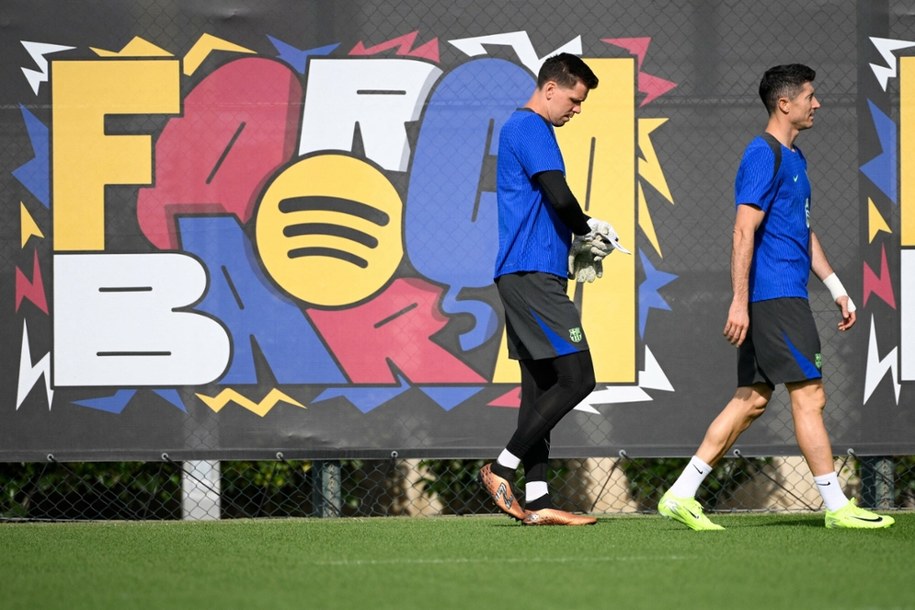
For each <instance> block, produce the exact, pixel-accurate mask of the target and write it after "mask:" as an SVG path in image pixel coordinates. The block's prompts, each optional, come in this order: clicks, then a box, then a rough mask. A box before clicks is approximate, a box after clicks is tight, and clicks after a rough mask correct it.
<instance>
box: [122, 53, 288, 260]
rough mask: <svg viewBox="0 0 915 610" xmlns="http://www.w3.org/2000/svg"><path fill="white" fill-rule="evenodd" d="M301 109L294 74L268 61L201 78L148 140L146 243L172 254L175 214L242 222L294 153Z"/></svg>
mask: <svg viewBox="0 0 915 610" xmlns="http://www.w3.org/2000/svg"><path fill="white" fill-rule="evenodd" d="M301 103H302V87H301V85H300V84H299V82H298V79H297V78H296V75H295V72H294V71H293V70H291V69H290V68H289V66H287V65H286V64H284V63H282V62H280V61H276V60H273V59H265V58H260V57H250V58H243V59H238V60H235V61H231V62H229V63H227V64H225V65H223V66H221V67H219V68H218V69H216V70H215V71H213V72H212V73H211V74H209V75H208V76H207V77H206V78H204V79H203V80H202V81H201V82H200V83H199V84H198V85H197V86H196V87H194V89H193V91H191V93H190V94H189V95H188V96H187V98H185V100H184V110H183V116H181V117H176V118H173V119H171V120H170V121H169V122H168V124H167V125H166V126H165V128H164V129H163V130H162V133H161V135H160V136H159V139H158V141H157V142H156V151H155V173H154V177H153V181H154V185H153V186H151V187H148V188H143V189H140V192H139V195H138V197H137V221H138V223H139V225H140V229H141V230H142V232H143V234H144V235H145V236H146V238H147V239H149V241H150V242H151V243H152V244H153V245H155V246H157V247H159V248H162V249H169V248H177V247H178V238H177V226H176V222H175V217H176V216H178V215H192V214H233V215H235V216H236V217H238V219H239V220H240V221H241V222H242V223H244V222H247V221H248V219H250V218H251V214H252V213H253V210H254V206H255V203H256V201H257V198H258V196H259V194H260V192H261V189H262V188H263V186H264V184H265V183H266V182H267V180H268V178H269V177H270V176H271V174H273V172H274V171H275V170H276V169H277V168H278V167H280V166H281V165H283V164H284V163H286V162H287V161H288V160H289V159H290V158H291V157H292V155H293V153H294V151H295V146H296V140H297V134H298V121H299V113H300V111H301V110H300V109H301Z"/></svg>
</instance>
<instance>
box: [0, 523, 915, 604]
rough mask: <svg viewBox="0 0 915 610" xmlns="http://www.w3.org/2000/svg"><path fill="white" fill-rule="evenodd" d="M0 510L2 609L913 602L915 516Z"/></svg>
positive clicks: (0, 597)
mask: <svg viewBox="0 0 915 610" xmlns="http://www.w3.org/2000/svg"><path fill="white" fill-rule="evenodd" d="M713 518H714V519H715V520H716V521H718V522H720V523H721V524H722V525H724V526H725V527H726V528H727V530H725V531H723V532H701V533H699V532H692V531H690V530H687V529H685V528H683V527H681V526H678V525H676V524H674V523H672V522H670V521H666V520H663V519H661V518H660V517H653V516H619V517H607V518H603V519H601V520H600V521H599V523H598V524H597V525H596V526H592V527H584V528H572V527H566V528H561V527H541V528H536V527H522V526H520V525H516V524H515V523H514V522H512V521H511V520H509V519H508V518H503V517H436V518H413V519H407V518H386V519H326V520H317V519H301V520H299V519H290V520H241V521H219V522H206V523H186V522H103V523H102V522H100V523H4V524H0V574H2V576H0V578H2V580H0V582H2V584H0V608H3V609H8V608H10V609H11V608H29V609H33V608H40V609H45V608H67V609H75V608H92V609H94V610H102V609H108V608H118V609H123V608H297V609H302V608H308V609H311V608H314V609H324V608H365V609H366V610H374V609H376V608H429V609H436V610H437V609H445V608H461V609H475V608H511V609H517V610H521V609H526V608H557V609H559V608H562V609H570V608H738V609H739V608H768V609H772V608H775V609H782V608H798V609H816V608H867V609H881V608H886V609H890V608H893V609H899V608H915V514H913V513H901V514H898V515H896V519H897V523H896V525H895V526H894V527H893V528H890V529H888V530H876V531H836V530H827V529H825V528H824V527H823V517H822V515H816V514H812V515H810V514H804V515H795V514H777V515H771V514H770V515H736V516H714V517H713Z"/></svg>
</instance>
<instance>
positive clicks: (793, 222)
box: [734, 136, 810, 303]
mask: <svg viewBox="0 0 915 610" xmlns="http://www.w3.org/2000/svg"><path fill="white" fill-rule="evenodd" d="M774 169H775V155H774V153H773V152H772V149H771V148H770V147H769V144H768V143H767V142H766V141H765V140H764V139H763V138H762V137H759V136H757V137H756V138H754V139H753V141H752V142H750V144H749V145H748V146H747V149H746V150H745V151H744V154H743V159H742V160H741V162H740V168H739V169H738V170H737V179H736V181H735V186H734V195H735V202H736V205H738V206H739V205H744V204H749V205H753V206H756V207H758V208H759V209H760V210H762V211H763V212H764V213H765V216H764V217H763V220H762V223H761V224H760V225H759V228H758V229H757V230H756V236H755V240H754V245H753V262H752V264H751V266H750V286H749V288H750V302H752V303H755V302H757V301H765V300H768V299H777V298H784V297H801V298H805V299H806V298H807V280H808V278H809V277H810V181H809V180H808V179H807V160H806V159H805V158H804V155H803V153H801V150H800V149H799V148H797V147H795V149H794V150H791V149H790V148H787V147H785V146H782V159H781V166H780V167H779V169H778V174H777V175H775V176H774V177H773V175H772V173H773V170H774Z"/></svg>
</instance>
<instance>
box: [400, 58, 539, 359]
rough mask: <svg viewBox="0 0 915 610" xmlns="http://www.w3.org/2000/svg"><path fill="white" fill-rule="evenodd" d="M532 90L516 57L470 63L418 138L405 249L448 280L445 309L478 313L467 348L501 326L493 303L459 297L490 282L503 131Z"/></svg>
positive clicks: (435, 98) (447, 80)
mask: <svg viewBox="0 0 915 610" xmlns="http://www.w3.org/2000/svg"><path fill="white" fill-rule="evenodd" d="M533 88H534V80H533V78H532V77H531V75H530V73H529V72H528V71H527V70H525V69H524V68H521V67H519V66H516V65H515V64H512V63H511V62H508V61H505V60H502V59H479V60H475V61H471V62H468V63H466V64H464V65H462V66H460V67H459V68H457V69H455V70H453V71H451V72H450V73H448V74H447V75H446V76H445V77H444V78H443V80H442V81H441V82H440V83H439V84H438V85H437V86H436V89H435V92H434V93H433V94H432V96H431V97H430V99H429V102H428V105H427V107H426V112H425V115H424V117H423V121H422V126H421V127H420V131H419V137H418V139H417V142H416V150H415V153H414V157H413V166H412V168H411V170H410V184H409V193H408V196H407V203H406V214H405V218H404V227H405V230H404V235H405V241H406V248H407V253H408V255H409V257H410V261H411V262H412V263H413V266H414V267H415V268H416V270H417V271H418V272H419V273H421V274H423V275H424V276H425V277H427V278H429V279H430V280H432V281H435V282H439V283H442V284H444V285H446V286H448V290H447V292H446V294H445V296H444V297H443V300H442V309H443V310H444V311H445V312H446V313H448V314H460V313H466V314H470V315H471V316H473V318H474V326H473V328H472V329H471V330H469V331H467V332H465V333H464V334H463V335H461V337H460V342H461V348H462V349H464V350H465V351H466V350H470V349H473V348H475V347H479V346H480V345H482V344H483V343H484V342H486V341H487V340H488V339H489V338H490V337H492V336H493V335H494V334H495V332H496V329H497V328H498V317H497V314H496V312H495V311H493V309H492V307H491V306H490V305H489V304H488V303H485V302H483V301H479V300H473V299H463V300H460V299H459V298H458V297H459V293H460V292H461V290H462V289H464V288H480V287H485V286H489V285H490V284H492V273H493V265H494V262H495V259H496V252H497V250H498V246H499V237H498V216H497V211H496V196H495V193H494V192H493V189H494V188H495V155H496V153H497V151H498V145H499V142H498V136H499V129H500V128H501V126H502V124H503V123H504V122H505V120H506V119H507V118H508V117H509V116H510V115H511V113H512V112H513V111H514V110H515V109H517V108H518V107H519V106H521V105H523V104H524V103H525V102H526V101H527V98H528V97H529V96H530V93H531V91H532V90H533ZM481 91H485V95H481V93H480V92H481Z"/></svg>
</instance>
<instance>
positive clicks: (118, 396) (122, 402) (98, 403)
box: [73, 390, 137, 415]
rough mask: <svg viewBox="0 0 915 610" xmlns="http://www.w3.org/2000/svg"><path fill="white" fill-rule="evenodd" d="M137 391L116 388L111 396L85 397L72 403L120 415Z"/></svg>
mask: <svg viewBox="0 0 915 610" xmlns="http://www.w3.org/2000/svg"><path fill="white" fill-rule="evenodd" d="M136 393H137V391H136V390H118V391H117V392H115V393H114V394H112V395H111V396H101V397H98V398H87V399H85V400H74V401H73V404H75V405H79V406H80V407H88V408H90V409H96V410H97V411H105V412H107V413H113V414H115V415H120V414H121V413H122V412H123V411H124V409H126V408H127V403H129V402H130V399H131V398H133V397H134V395H135V394H136Z"/></svg>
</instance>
